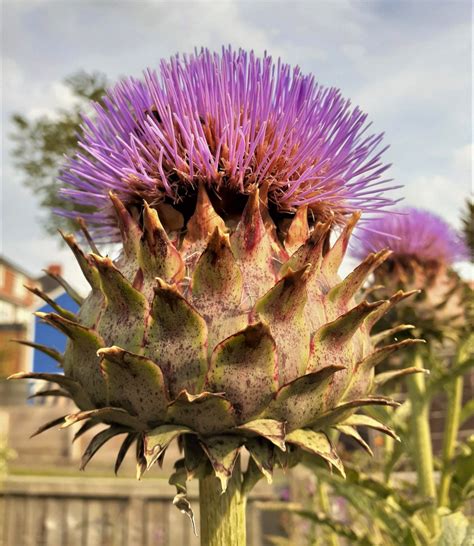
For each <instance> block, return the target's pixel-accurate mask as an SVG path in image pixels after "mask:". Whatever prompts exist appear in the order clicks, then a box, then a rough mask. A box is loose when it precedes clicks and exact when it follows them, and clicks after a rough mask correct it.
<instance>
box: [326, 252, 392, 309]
mask: <svg viewBox="0 0 474 546" xmlns="http://www.w3.org/2000/svg"><path fill="white" fill-rule="evenodd" d="M391 253H392V252H391V251H390V250H381V251H380V252H377V253H375V254H369V256H367V258H366V259H365V260H364V261H363V262H362V263H361V264H360V265H359V266H358V267H356V268H355V269H354V271H352V273H349V275H348V276H347V277H346V278H345V279H344V280H343V281H342V282H340V283H339V284H338V285H336V286H335V287H334V288H332V289H331V290H330V292H329V299H330V300H331V301H333V302H336V301H337V302H338V303H339V304H342V305H344V304H347V303H348V302H349V301H350V300H351V298H353V297H354V296H355V294H356V293H357V292H358V291H359V289H360V288H361V286H362V285H363V284H364V282H365V280H366V279H367V277H368V276H369V275H370V274H371V273H372V272H373V271H374V270H375V269H376V268H377V267H378V266H379V265H380V264H382V263H383V262H384V261H385V260H386V259H387V258H388V257H389V256H390V254H391Z"/></svg>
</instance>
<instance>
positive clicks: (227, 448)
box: [201, 435, 242, 493]
mask: <svg viewBox="0 0 474 546" xmlns="http://www.w3.org/2000/svg"><path fill="white" fill-rule="evenodd" d="M241 443H242V440H241V439H240V438H239V437H238V436H231V435H222V436H212V437H211V438H206V439H205V440H203V441H201V445H202V448H203V449H204V451H205V452H206V454H207V456H208V457H209V460H210V461H211V465H212V468H213V469H214V472H215V474H216V477H217V478H218V479H219V481H220V482H221V488H222V492H223V493H225V491H226V489H227V483H228V481H229V479H230V477H231V476H232V471H233V469H234V465H235V462H236V461H237V457H238V455H239V450H240V445H241Z"/></svg>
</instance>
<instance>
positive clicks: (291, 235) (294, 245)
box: [285, 205, 309, 255]
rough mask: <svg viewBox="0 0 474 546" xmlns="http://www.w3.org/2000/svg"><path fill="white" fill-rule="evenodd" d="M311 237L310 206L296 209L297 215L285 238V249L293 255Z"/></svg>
mask: <svg viewBox="0 0 474 546" xmlns="http://www.w3.org/2000/svg"><path fill="white" fill-rule="evenodd" d="M308 237H309V225H308V206H307V205H303V206H301V207H298V209H296V213H295V215H294V217H293V220H292V222H291V224H290V227H289V229H288V232H287V234H286V237H285V249H286V250H287V251H288V253H289V254H290V255H291V254H293V252H295V251H296V250H297V249H298V248H299V247H300V246H301V245H302V244H304V243H305V242H306V241H307V240H308Z"/></svg>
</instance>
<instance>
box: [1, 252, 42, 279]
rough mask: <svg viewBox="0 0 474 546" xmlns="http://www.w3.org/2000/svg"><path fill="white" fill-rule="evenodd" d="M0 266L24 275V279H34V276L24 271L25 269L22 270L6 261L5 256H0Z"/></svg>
mask: <svg viewBox="0 0 474 546" xmlns="http://www.w3.org/2000/svg"><path fill="white" fill-rule="evenodd" d="M0 265H5V266H6V267H8V268H10V269H14V270H15V271H16V272H18V273H21V274H22V275H25V277H28V278H29V279H35V276H34V275H32V274H31V273H29V272H28V271H26V269H23V268H22V267H20V266H19V265H16V264H15V263H13V262H12V261H11V260H8V259H7V258H5V256H2V255H0Z"/></svg>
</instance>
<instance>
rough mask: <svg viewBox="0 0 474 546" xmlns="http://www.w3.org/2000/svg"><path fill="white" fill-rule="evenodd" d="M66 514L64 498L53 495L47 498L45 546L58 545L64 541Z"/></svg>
mask: <svg viewBox="0 0 474 546" xmlns="http://www.w3.org/2000/svg"><path fill="white" fill-rule="evenodd" d="M64 516H65V514H64V508H63V501H62V499H60V498H57V497H52V498H49V499H47V500H46V518H45V527H46V541H45V546H58V544H62V543H63V526H64Z"/></svg>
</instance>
